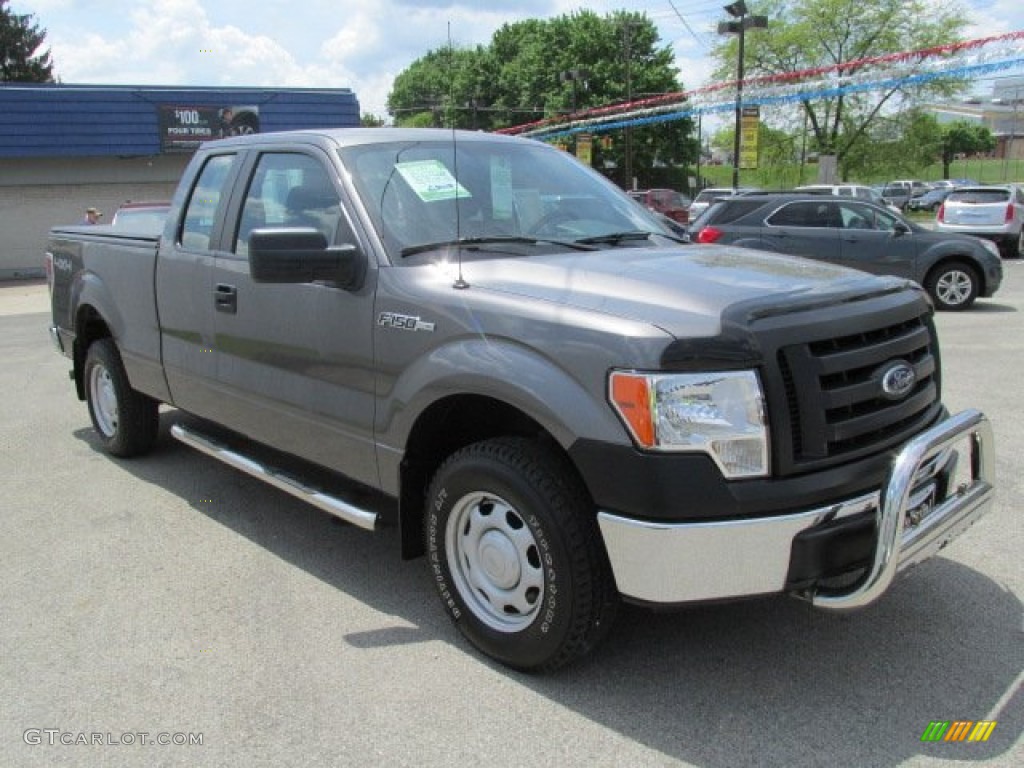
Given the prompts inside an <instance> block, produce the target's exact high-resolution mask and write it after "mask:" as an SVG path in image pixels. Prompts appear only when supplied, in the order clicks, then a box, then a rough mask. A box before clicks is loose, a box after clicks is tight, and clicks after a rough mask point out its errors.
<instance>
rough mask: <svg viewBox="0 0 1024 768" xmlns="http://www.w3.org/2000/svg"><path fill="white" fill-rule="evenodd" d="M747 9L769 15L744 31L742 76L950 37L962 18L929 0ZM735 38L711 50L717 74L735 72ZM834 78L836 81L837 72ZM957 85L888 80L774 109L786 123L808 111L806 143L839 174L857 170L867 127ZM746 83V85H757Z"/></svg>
mask: <svg viewBox="0 0 1024 768" xmlns="http://www.w3.org/2000/svg"><path fill="white" fill-rule="evenodd" d="M749 6H750V8H751V12H752V13H757V14H763V15H767V16H768V28H767V29H763V30H748V31H747V34H746V35H745V43H746V45H745V47H746V55H745V57H744V59H745V69H746V72H745V79H747V78H752V77H758V76H764V75H783V74H789V73H792V72H796V71H799V70H807V69H815V68H819V67H832V66H835V65H839V64H845V63H848V62H856V61H860V60H862V59H865V58H870V57H875V56H883V55H886V54H891V53H898V52H902V51H912V50H918V49H922V48H928V47H932V46H937V45H943V44H947V43H952V42H955V41H958V40H959V39H960V34H961V32H962V31H963V30H964V28H965V26H966V24H967V21H968V20H967V17H966V15H965V14H964V12H963V10H962V9H961V8H959V7H957V6H956V5H955V4H952V3H950V4H934V3H930V2H927V0H751V2H750V3H749ZM737 53H738V51H737V41H736V39H735V38H734V37H731V38H728V39H724V41H723V42H722V43H721V44H720V45H719V46H718V47H717V48H716V49H715V56H716V58H717V59H718V62H719V66H718V69H717V71H716V76H717V77H718V78H721V79H727V80H728V79H735V77H736V75H735V70H736V56H737ZM864 69H865V67H863V66H860V65H854V66H852V67H850V68H847V69H845V70H844V72H843V77H845V78H847V79H848V80H849V79H855V78H856V77H857V76H858V75H859V74H860V73H861V72H862V71H863V70H864ZM839 84H840V85H842V79H840V81H839ZM961 87H962V83H960V82H958V81H953V80H948V79H946V80H935V81H931V82H929V83H924V84H919V85H913V86H911V85H906V84H902V83H895V84H890V85H887V86H883V87H881V88H879V89H877V90H871V91H865V92H851V91H845V92H840V93H838V94H836V95H832V96H821V97H813V98H808V99H805V100H802V101H800V102H799V104H800V110H799V112H800V114H799V115H793V114H792V112H793V111H792V110H775V111H777V112H779V113H780V114H779V115H778V118H779V119H782V120H785V119H786V117H787V116H786V115H784V114H783V113H786V112H788V113H789V114H788V118H789V120H790V124H789V127H790V129H791V130H794V131H796V130H798V129H797V126H796V122H797V120H794V119H793V118H794V117H796V118H797V119H798V120H800V121H802V120H803V119H804V116H806V121H807V122H806V125H807V128H808V131H809V136H810V145H811V149H812V150H813V151H815V152H819V153H821V154H833V155H836V156H837V160H838V163H839V168H840V172H841V174H842V175H843V177H844V178H846V177H847V176H849V175H850V174H851V173H852V172H861V171H862V169H861V168H860V167H857V165H856V164H855V162H854V161H855V160H857V161H860V160H863V159H864V158H865V157H866V155H865V153H864V152H863V151H858V149H862V148H863V145H865V144H867V143H869V142H872V141H874V140H876V137H873V135H872V128H873V127H875V125H876V123H878V122H879V121H884V120H885V119H886V117H887V116H888V115H891V114H896V113H898V112H900V111H901V110H902V109H903V108H904V107H905V106H906V105H907V104H908V103H909V102H910V101H911V100H913V99H919V98H921V97H922V96H931V97H936V96H944V95H949V94H951V93H953V92H955V91H956V90H958V89H959V88H961ZM756 88H757V86H751V87H750V88H749V90H748V92H750V93H753V92H756Z"/></svg>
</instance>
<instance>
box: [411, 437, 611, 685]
mask: <svg viewBox="0 0 1024 768" xmlns="http://www.w3.org/2000/svg"><path fill="white" fill-rule="evenodd" d="M424 533H425V536H426V548H427V557H428V560H429V563H430V568H431V571H432V578H433V580H434V582H435V584H436V585H437V588H438V590H439V592H440V597H441V602H442V603H443V604H444V606H445V608H446V610H447V611H448V613H449V615H450V616H451V618H452V620H453V621H454V622H455V623H456V625H457V626H458V627H459V629H460V631H461V632H462V633H463V634H464V635H465V636H466V638H467V639H469V641H470V642H472V643H473V644H474V645H475V646H476V647H477V648H479V649H480V650H482V651H483V652H484V653H486V654H487V655H489V656H492V657H493V658H495V659H497V660H499V661H501V662H502V663H504V664H507V665H508V666H510V667H513V668H516V669H520V670H524V671H551V670H553V669H557V668H558V667H561V666H563V665H564V664H567V663H569V662H570V661H572V660H573V659H575V658H577V657H579V656H582V655H583V654H585V653H587V652H588V651H589V650H590V649H591V648H593V647H594V646H595V645H597V643H598V642H599V641H600V640H601V639H602V638H603V637H604V635H605V634H606V633H607V631H608V629H609V628H610V626H611V622H612V619H613V616H614V613H615V608H616V605H617V599H618V596H617V593H616V591H615V586H614V580H613V578H612V576H611V569H610V566H609V565H608V559H607V555H606V554H605V551H604V547H603V545H602V543H601V539H600V535H599V533H598V530H597V523H596V519H595V513H594V509H593V506H592V504H591V503H590V501H589V498H588V496H587V494H586V491H585V490H584V489H583V488H582V486H581V484H580V482H579V481H578V479H576V478H575V477H574V475H573V473H572V471H571V468H570V467H568V466H567V462H566V461H565V459H564V457H562V456H561V455H559V454H557V453H556V452H554V451H551V450H547V449H545V448H543V447H542V446H541V445H539V444H537V443H536V442H534V441H530V440H526V439H521V438H498V439H493V440H486V441H483V442H480V443H475V444H473V445H470V446H468V447H466V448H464V449H462V450H460V451H458V452H457V453H455V454H454V455H453V456H451V457H450V458H449V459H448V460H447V461H446V462H445V463H444V465H443V466H442V467H441V468H440V469H439V470H438V472H437V474H436V475H435V477H434V480H433V482H432V484H431V488H430V493H429V495H428V508H427V512H426V525H425V526H424Z"/></svg>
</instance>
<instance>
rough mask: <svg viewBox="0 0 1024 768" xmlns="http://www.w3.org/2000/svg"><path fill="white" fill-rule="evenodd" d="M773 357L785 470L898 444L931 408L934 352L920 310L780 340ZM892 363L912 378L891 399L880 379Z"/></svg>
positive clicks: (779, 444)
mask: <svg viewBox="0 0 1024 768" xmlns="http://www.w3.org/2000/svg"><path fill="white" fill-rule="evenodd" d="M776 361H777V364H778V371H779V379H780V382H781V389H782V391H783V392H784V398H785V403H784V407H783V408H778V409H776V413H777V415H779V416H783V415H784V416H785V418H786V420H788V422H789V424H788V429H786V430H785V432H786V435H785V437H787V438H788V439H786V440H782V439H780V440H777V441H776V444H775V448H776V451H777V456H776V458H777V461H778V464H779V468H780V469H782V470H783V471H784V473H785V474H788V473H789V472H795V471H803V470H807V469H811V468H814V467H817V466H820V465H822V464H830V463H833V462H834V461H837V460H847V459H850V458H853V457H856V456H860V455H865V454H867V453H870V452H872V451H877V450H879V449H884V448H886V447H888V446H890V445H894V444H897V443H899V442H902V441H903V440H904V439H906V437H907V436H908V435H909V434H911V433H913V432H914V431H916V430H917V429H919V428H920V426H921V425H922V423H923V422H926V421H929V420H930V419H932V418H933V417H934V415H935V410H936V408H937V407H938V398H939V385H938V355H937V351H936V349H935V344H934V334H933V328H932V324H931V321H930V318H929V317H928V315H919V316H915V317H912V318H908V319H904V320H900V321H899V322H895V323H889V324H885V325H882V326H880V327H871V328H867V329H863V330H857V331H856V332H850V333H846V334H844V335H838V336H830V337H828V338H818V339H813V340H809V341H806V342H804V343H799V344H787V345H785V346H782V347H780V348H778V351H777V354H776ZM900 361H902V362H905V363H907V364H908V365H909V366H910V367H911V368H912V369H913V371H914V375H915V380H914V384H913V387H912V388H911V389H910V390H909V391H908V392H907V393H905V394H904V395H903V396H902V397H899V398H898V399H893V397H892V396H889V395H886V393H885V392H884V391H883V388H882V378H883V376H884V374H885V373H886V372H887V371H888V370H889V369H890V368H891V367H892V366H893V365H894V364H896V363H898V362H900ZM780 405H782V404H780ZM780 437H781V436H780ZM785 470H789V472H786V471H785Z"/></svg>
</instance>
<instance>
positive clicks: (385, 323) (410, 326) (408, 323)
mask: <svg viewBox="0 0 1024 768" xmlns="http://www.w3.org/2000/svg"><path fill="white" fill-rule="evenodd" d="M377 325H379V326H381V327H383V328H398V329H399V330H402V331H430V332H433V330H434V324H433V323H428V322H427V321H425V320H420V318H419V317H418V316H413V315H400V314H398V313H397V312H381V313H380V314H379V315H378V316H377Z"/></svg>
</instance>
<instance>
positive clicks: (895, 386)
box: [882, 360, 917, 400]
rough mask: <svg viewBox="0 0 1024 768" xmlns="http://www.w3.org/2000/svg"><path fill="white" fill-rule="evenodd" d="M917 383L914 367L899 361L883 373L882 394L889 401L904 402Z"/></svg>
mask: <svg viewBox="0 0 1024 768" xmlns="http://www.w3.org/2000/svg"><path fill="white" fill-rule="evenodd" d="M916 383H917V374H916V373H914V368H913V366H911V365H910V363H908V362H906V361H904V360H897V361H896V362H895V363H893V364H892V365H890V366H889V367H888V368H886V369H885V371H884V372H883V373H882V394H883V396H884V397H885V398H886V399H888V400H902V399H903V398H904V397H906V396H907V395H909V394H910V392H911V391H912V390H913V389H914V385H915V384H916Z"/></svg>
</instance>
